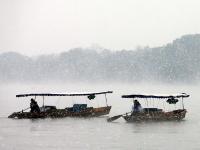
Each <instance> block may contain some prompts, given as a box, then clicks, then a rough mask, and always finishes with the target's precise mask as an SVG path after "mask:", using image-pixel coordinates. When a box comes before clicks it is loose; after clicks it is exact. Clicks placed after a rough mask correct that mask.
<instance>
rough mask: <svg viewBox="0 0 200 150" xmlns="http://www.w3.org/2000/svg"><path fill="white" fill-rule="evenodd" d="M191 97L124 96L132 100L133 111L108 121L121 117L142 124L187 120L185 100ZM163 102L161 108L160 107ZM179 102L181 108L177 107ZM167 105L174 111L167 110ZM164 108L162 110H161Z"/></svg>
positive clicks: (184, 94) (185, 95)
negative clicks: (171, 106)
mask: <svg viewBox="0 0 200 150" xmlns="http://www.w3.org/2000/svg"><path fill="white" fill-rule="evenodd" d="M187 97H189V95H187V94H186V93H181V94H176V95H142V94H132V95H122V98H132V99H133V102H134V105H133V107H132V111H131V112H128V113H125V114H122V115H117V116H114V117H111V118H108V121H109V122H110V121H114V120H116V119H118V118H120V117H123V118H124V119H125V120H126V121H127V122H140V121H173V120H176V121H178V120H182V119H183V118H185V115H186V112H187V110H186V109H185V107H184V101H183V99H184V98H187ZM139 99H140V100H143V101H144V102H145V107H142V106H141V104H140V102H139ZM160 101H161V104H160V105H161V106H160V105H159V103H160ZM178 102H179V105H181V106H179V107H181V108H179V109H178V108H177V107H178V106H177V105H176V104H177V103H178ZM165 103H168V104H169V105H174V106H173V107H174V109H173V110H170V111H169V110H168V111H167V110H166V107H167V106H165ZM161 107H162V108H161Z"/></svg>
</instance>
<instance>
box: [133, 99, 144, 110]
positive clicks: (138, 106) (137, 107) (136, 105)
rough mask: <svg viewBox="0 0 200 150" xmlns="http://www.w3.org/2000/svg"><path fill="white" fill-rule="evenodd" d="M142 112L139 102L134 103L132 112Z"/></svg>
mask: <svg viewBox="0 0 200 150" xmlns="http://www.w3.org/2000/svg"><path fill="white" fill-rule="evenodd" d="M141 110H142V106H141V104H140V102H139V101H138V100H134V101H133V106H132V112H140V111H141Z"/></svg>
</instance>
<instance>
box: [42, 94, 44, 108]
mask: <svg viewBox="0 0 200 150" xmlns="http://www.w3.org/2000/svg"><path fill="white" fill-rule="evenodd" d="M42 99H43V104H42V107H43V110H44V96H42Z"/></svg>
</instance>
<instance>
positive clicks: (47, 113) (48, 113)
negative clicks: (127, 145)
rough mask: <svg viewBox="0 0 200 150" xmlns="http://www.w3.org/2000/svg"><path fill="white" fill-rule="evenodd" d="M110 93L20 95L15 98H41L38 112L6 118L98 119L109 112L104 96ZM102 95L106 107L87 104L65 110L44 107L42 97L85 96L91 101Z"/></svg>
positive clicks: (16, 114)
mask: <svg viewBox="0 0 200 150" xmlns="http://www.w3.org/2000/svg"><path fill="white" fill-rule="evenodd" d="M108 93H112V91H106V92H99V93H79V94H51V93H42V94H38V93H36V94H20V95H16V97H35V99H36V97H37V96H42V97H43V106H42V107H40V110H41V111H40V112H39V113H38V112H25V110H22V111H20V112H14V113H12V114H11V115H9V116H8V118H18V119H33V118H64V117H98V116H102V115H107V114H109V112H110V109H111V106H108V104H107V97H106V94H108ZM100 94H104V95H105V100H106V106H104V107H98V108H93V107H87V104H74V105H73V106H72V107H66V108H65V109H57V108H56V106H45V105H44V97H48V96H87V97H88V99H90V100H92V99H94V98H95V96H96V95H100Z"/></svg>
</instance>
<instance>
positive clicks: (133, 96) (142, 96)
mask: <svg viewBox="0 0 200 150" xmlns="http://www.w3.org/2000/svg"><path fill="white" fill-rule="evenodd" d="M189 96H190V95H188V94H186V93H181V94H174V95H142V94H132V95H122V98H161V99H167V98H185V97H189Z"/></svg>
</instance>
